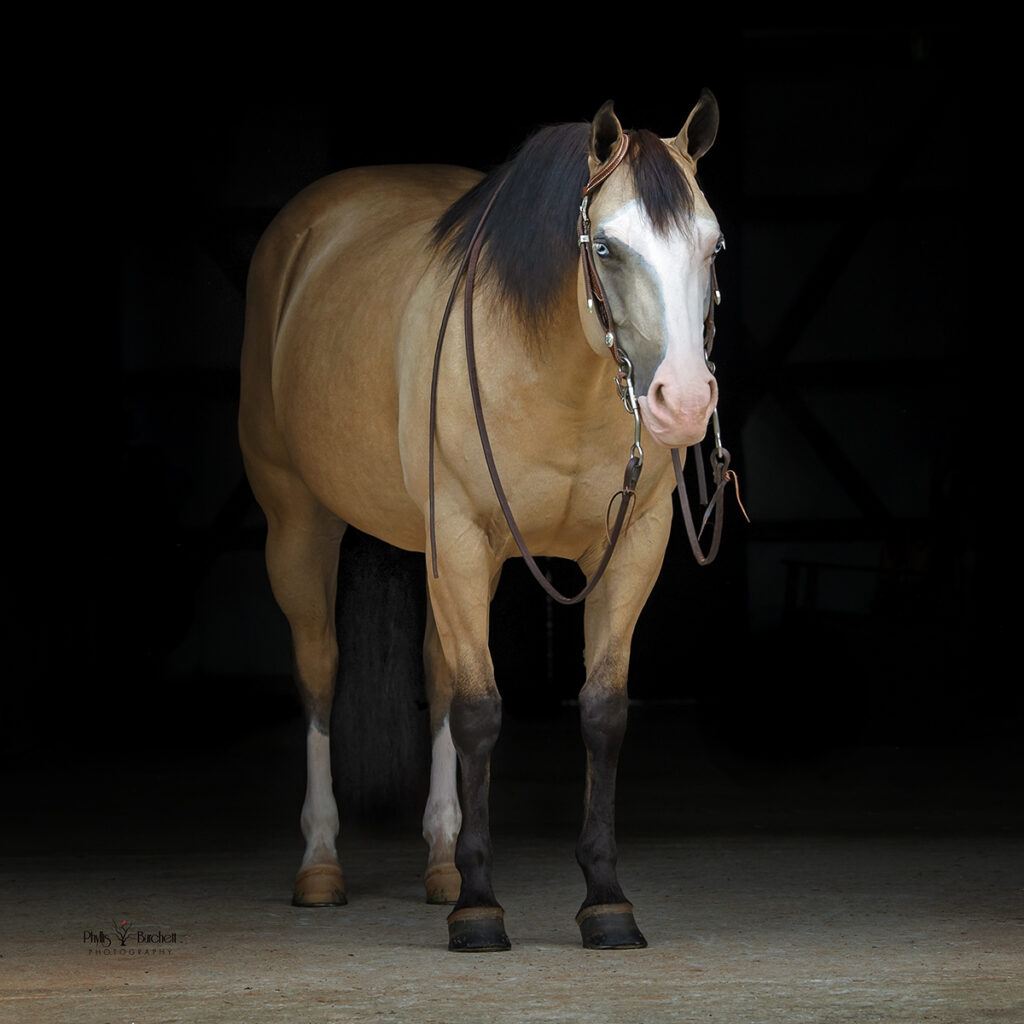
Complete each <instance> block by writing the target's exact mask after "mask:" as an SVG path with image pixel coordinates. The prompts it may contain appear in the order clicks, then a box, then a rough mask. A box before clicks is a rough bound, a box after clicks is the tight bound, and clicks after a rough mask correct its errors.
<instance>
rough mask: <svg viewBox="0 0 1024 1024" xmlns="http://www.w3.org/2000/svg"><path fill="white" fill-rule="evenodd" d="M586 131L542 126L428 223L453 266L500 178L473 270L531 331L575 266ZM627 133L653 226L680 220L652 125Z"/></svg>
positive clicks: (680, 189)
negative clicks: (508, 158) (479, 252)
mask: <svg viewBox="0 0 1024 1024" xmlns="http://www.w3.org/2000/svg"><path fill="white" fill-rule="evenodd" d="M589 134H590V125H589V124H588V123H587V122H580V123H578V124H565V125H555V126H552V127H547V128H542V129H540V131H538V132H537V133H536V134H535V135H533V136H531V137H530V138H529V139H528V140H527V141H526V142H525V143H524V144H523V146H522V147H521V148H520V149H519V151H518V152H517V153H516V154H515V155H514V156H513V157H512V159H510V160H509V161H508V162H507V163H505V164H503V165H502V166H500V167H498V168H496V169H495V170H493V171H492V172H491V173H490V174H488V175H487V176H486V177H485V178H483V179H482V180H481V181H480V182H478V183H477V185H475V186H474V187H473V188H472V189H470V190H469V191H468V192H467V193H466V194H465V195H463V196H462V197H460V198H459V199H458V200H456V202H455V203H453V204H452V206H450V207H449V208H448V210H446V211H445V213H444V214H443V215H442V216H441V217H440V218H439V220H438V221H437V223H436V224H435V225H434V230H433V235H432V239H433V244H434V246H435V247H436V248H437V249H438V250H439V251H440V252H441V254H442V256H443V258H444V259H445V260H447V261H448V262H449V263H450V264H451V265H452V267H453V268H454V267H455V266H457V265H458V264H459V263H460V262H461V260H462V259H463V256H464V255H465V253H466V251H467V250H468V248H469V246H470V244H471V241H472V236H473V233H474V231H475V230H476V226H477V224H478V222H479V220H480V217H481V215H482V214H483V211H484V209H485V208H486V207H487V204H488V203H489V202H490V200H491V198H492V196H493V195H494V193H495V191H496V189H497V188H498V185H499V183H503V184H502V188H501V192H500V193H499V195H498V197H497V199H496V200H495V202H494V206H493V208H492V209H491V212H490V213H489V214H488V218H487V222H486V224H485V225H484V232H483V249H482V252H481V257H480V262H479V270H478V278H480V279H481V280H482V279H484V277H485V276H486V277H487V278H488V280H489V283H490V284H491V286H492V287H493V288H494V289H495V290H496V292H497V294H498V295H499V297H500V298H501V299H502V300H503V302H504V303H505V305H506V307H507V308H508V309H509V311H510V312H512V313H514V314H515V315H517V316H518V318H519V319H520V320H521V321H522V323H523V325H524V326H525V327H526V329H527V331H528V333H529V334H530V335H532V336H534V337H539V336H541V335H542V334H543V331H544V328H545V326H546V324H547V322H548V318H549V316H550V315H551V312H552V310H553V308H554V305H555V303H556V301H557V300H558V298H559V296H560V295H561V293H562V290H563V288H564V286H565V282H566V278H567V276H568V275H569V274H572V273H574V272H575V269H576V261H577V258H578V254H579V250H578V242H577V234H576V218H577V215H578V213H579V205H580V199H581V196H582V193H583V186H584V185H585V184H586V182H587V177H588V168H587V144H588V138H589ZM629 134H630V146H629V152H628V157H627V160H628V163H629V167H630V169H631V171H632V175H633V186H634V189H635V191H636V194H637V196H638V197H639V199H640V200H641V202H642V203H643V206H644V208H645V210H646V212H647V216H648V217H649V218H650V220H651V223H652V224H653V225H654V227H655V228H656V229H657V230H659V231H666V230H668V228H669V227H671V226H673V225H678V226H680V227H682V226H684V224H685V222H686V221H687V220H688V219H689V217H690V215H691V213H692V211H693V193H692V191H691V189H690V185H689V183H688V181H687V180H686V177H685V175H684V174H683V172H682V170H681V169H680V167H679V165H678V164H677V163H676V161H675V160H674V159H673V157H672V155H671V154H670V153H669V151H668V148H667V147H666V146H665V144H664V143H663V142H662V141H661V140H660V139H659V138H658V136H657V135H655V134H654V133H653V132H650V131H646V130H640V131H631V132H630V133H629Z"/></svg>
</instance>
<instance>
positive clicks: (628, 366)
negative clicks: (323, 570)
mask: <svg viewBox="0 0 1024 1024" xmlns="http://www.w3.org/2000/svg"><path fill="white" fill-rule="evenodd" d="M628 148H629V135H628V134H626V133H623V135H622V137H621V141H620V143H619V146H618V148H617V149H616V151H615V153H613V154H612V156H611V157H610V158H609V159H608V160H607V161H606V162H605V163H604V164H603V165H602V166H601V168H600V169H599V170H598V172H597V173H596V174H595V175H593V177H591V178H590V179H589V180H588V182H587V183H586V185H585V186H584V188H583V198H582V202H581V205H580V216H579V220H578V227H579V247H580V254H581V259H582V261H583V267H584V275H583V276H584V281H585V286H586V292H587V305H588V308H590V309H591V310H592V311H593V312H594V313H595V314H596V315H597V317H598V320H599V321H600V323H601V326H602V328H603V329H604V331H605V344H606V345H607V346H608V350H609V353H610V354H611V356H612V358H613V359H614V360H615V362H616V365H617V367H618V374H617V375H616V379H615V383H616V387H617V388H618V392H619V397H620V399H621V400H622V403H623V405H624V406H625V408H626V411H627V412H629V413H630V414H631V415H632V416H633V422H634V439H633V446H632V448H631V450H630V456H629V459H628V460H627V462H626V469H625V473H624V475H623V482H622V489H621V490H620V491H618V492H616V494H614V495H613V496H612V498H611V501H609V503H608V511H609V513H610V511H611V505H612V502H614V501H615V499H616V498H619V499H620V501H619V509H618V512H617V513H616V516H615V521H614V523H613V524H612V526H611V527H610V529H608V543H607V546H606V547H605V552H604V555H603V556H602V558H601V561H600V563H599V564H598V566H597V568H596V569H595V570H594V572H593V574H592V575H591V577H590V579H589V580H588V581H587V583H586V585H585V586H584V587H583V589H582V590H581V591H580V592H579V593H578V594H576V595H575V596H573V597H567V596H566V595H564V594H562V593H561V592H560V591H558V590H557V589H556V588H555V587H554V586H552V584H551V582H550V580H549V579H548V578H547V576H546V575H545V574H544V573H543V572H542V571H541V569H540V567H539V566H538V565H537V562H536V560H535V559H534V557H533V555H532V554H531V553H530V550H529V548H528V547H527V545H526V541H525V539H524V537H523V535H522V533H521V531H520V530H519V527H518V525H517V523H516V521H515V517H514V515H513V514H512V508H511V506H510V505H509V502H508V499H507V497H506V496H505V490H504V488H503V487H502V484H501V478H500V476H499V474H498V469H497V466H496V465H495V462H494V454H493V451H492V448H491V443H490V438H489V435H488V432H487V425H486V423H485V421H484V413H483V405H482V403H481V400H480V385H479V380H478V377H477V367H476V349H475V345H474V340H473V290H474V285H475V282H476V269H477V262H478V260H479V256H480V250H481V248H482V246H483V228H484V224H485V223H486V221H487V217H488V215H489V214H490V211H491V208H492V207H493V205H494V202H495V200H496V199H497V197H498V194H499V193H500V192H501V189H502V187H503V185H504V179H503V180H502V181H500V182H498V185H497V187H496V188H495V190H494V192H493V194H492V195H491V198H490V200H489V202H488V204H487V206H486V207H485V209H484V211H483V213H482V215H481V217H480V220H479V221H478V222H477V226H476V228H475V230H474V232H473V236H472V238H471V240H470V244H469V246H468V247H467V250H466V252H465V254H464V255H463V258H462V262H461V263H460V265H459V269H458V272H457V273H456V275H455V280H454V282H453V284H452V290H451V293H450V295H449V296H448V302H447V304H446V306H445V311H444V315H443V317H442V318H441V326H440V330H439V332H438V338H437V346H436V348H435V351H434V364H433V371H432V374H431V381H430V425H429V431H430V439H429V456H428V479H429V515H430V557H431V568H432V571H433V574H434V578H435V579H436V578H437V577H438V570H437V535H436V518H435V502H434V449H435V437H436V432H437V385H438V376H439V373H440V365H441V349H442V346H443V344H444V337H445V333H446V331H447V327H448V320H449V317H450V315H451V311H452V308H453V306H454V304H455V296H456V294H457V292H458V287H459V282H460V281H461V280H462V279H463V277H464V278H465V288H464V313H463V315H464V324H465V347H466V365H467V370H468V375H469V387H470V392H471V395H472V399H473V413H474V416H475V418H476V424H477V431H478V433H479V435H480V443H481V446H482V448H483V454H484V460H485V461H486V463H487V470H488V473H489V474H490V477H491V484H492V486H493V487H494V493H495V497H496V498H497V499H498V504H499V506H500V508H501V511H502V514H503V515H504V517H505V522H506V523H507V525H508V528H509V532H510V533H511V534H512V538H513V539H514V540H515V542H516V546H517V547H518V548H519V552H520V554H521V555H522V557H523V560H524V561H525V563H526V565H527V568H528V569H529V570H530V573H531V574H532V575H533V577H534V579H536V581H537V582H538V584H540V586H541V587H542V588H543V590H544V591H545V593H547V595H548V596H549V597H550V598H552V600H554V601H557V602H558V603H559V604H564V605H574V604H578V603H580V602H581V601H583V600H584V599H585V598H586V597H587V596H588V595H589V594H590V593H591V591H593V589H594V587H596V586H597V584H598V582H599V581H600V579H601V577H602V576H603V575H604V571H605V569H606V568H607V567H608V563H609V562H610V561H611V557H612V554H613V553H614V551H615V546H616V544H617V543H618V540H619V537H620V536H621V534H622V530H623V527H624V526H625V523H626V519H627V515H628V514H629V512H630V510H631V508H632V503H633V500H634V499H635V497H636V485H637V482H638V480H639V478H640V471H641V469H642V468H643V458H644V455H643V448H642V447H641V445H640V430H641V422H640V409H639V405H638V403H637V400H636V395H635V393H634V390H633V365H632V363H631V362H630V361H629V358H628V357H627V356H626V355H625V353H624V352H621V351H620V350H619V349H618V348H617V346H616V343H615V331H614V324H613V321H612V317H611V313H610V311H609V309H608V304H607V301H606V299H605V295H604V290H603V288H602V287H601V281H600V278H599V277H598V274H597V269H596V266H595V263H594V254H593V246H592V242H591V238H590V221H589V219H588V217H587V207H588V204H589V201H590V196H591V195H592V194H593V193H594V192H595V191H596V189H597V188H598V187H599V186H600V185H601V184H602V182H604V181H605V180H606V179H607V178H608V177H609V176H610V175H611V173H612V172H613V171H614V170H615V169H616V168H617V167H618V166H619V164H620V163H622V160H623V159H624V157H625V155H626V151H627V149H628ZM711 273H712V291H713V294H712V299H711V302H710V303H709V311H708V315H707V318H706V319H705V336H704V346H705V355H704V358H705V361H706V362H707V364H708V368H709V369H710V370H711V372H712V373H714V364H713V363H711V362H710V359H709V358H708V357H709V354H710V352H711V341H712V340H713V338H714V331H715V328H714V306H715V305H716V304H717V302H719V301H720V294H719V292H718V289H717V285H716V282H715V277H714V264H712V268H711ZM714 421H715V437H716V440H717V442H718V443H717V447H716V448H715V452H714V453H713V455H712V467H713V472H714V476H715V480H716V483H717V488H716V491H715V494H714V496H713V498H712V501H711V503H710V504H709V503H708V502H707V495H706V491H707V488H706V484H705V481H704V469H703V465H702V464H701V463H700V459H699V458H698V460H697V469H698V477H699V486H700V499H701V503H702V504H705V505H708V507H707V510H706V511H705V513H704V519H703V521H702V523H701V530H700V531H699V532H698V531H696V530H695V528H694V526H693V522H692V517H691V516H690V512H689V507H688V502H687V500H686V485H685V484H684V482H683V476H682V462H681V460H680V458H679V452H678V450H677V449H673V450H672V462H673V466H674V468H675V474H676V484H677V489H678V491H679V501H680V505H681V506H682V509H683V512H684V517H685V520H686V529H687V535H688V536H689V538H690V544H691V547H692V548H693V552H694V555H695V557H696V558H697V561H698V562H699V563H700V564H702V565H707V564H709V563H710V562H712V561H713V560H714V558H715V556H716V555H717V553H718V544H719V540H720V538H721V532H722V514H721V512H722V504H723V498H724V488H725V484H726V482H727V481H728V480H729V479H735V475H734V474H732V473H730V472H729V470H728V465H729V453H728V452H727V451H726V450H725V449H724V448H722V446H721V437H720V434H719V429H718V412H717V410H716V411H715V413H714ZM694 447H695V448H697V450H698V453H699V446H698V445H695V446H694ZM737 493H738V490H737ZM741 507H742V506H741ZM716 509H717V510H718V515H717V516H716V519H715V528H714V534H713V538H712V545H711V550H710V552H709V553H708V554H707V555H704V554H703V553H702V552H701V550H700V545H699V538H700V532H702V531H703V529H704V525H705V524H706V522H707V520H708V518H709V516H710V515H711V513H712V511H714V510H716Z"/></svg>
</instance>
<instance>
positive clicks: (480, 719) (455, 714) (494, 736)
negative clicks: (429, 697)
mask: <svg viewBox="0 0 1024 1024" xmlns="http://www.w3.org/2000/svg"><path fill="white" fill-rule="evenodd" d="M448 724H449V728H450V729H451V734H452V740H453V741H454V743H455V749H456V750H457V751H458V752H459V756H460V757H462V758H474V757H487V756H488V755H489V754H490V752H491V750H492V749H493V748H494V744H495V743H496V742H497V740H498V734H499V733H500V732H501V697H499V696H497V695H496V694H495V695H494V696H490V695H487V696H482V697H471V698H457V699H456V700H454V701H453V702H452V706H451V709H450V711H449V713H448Z"/></svg>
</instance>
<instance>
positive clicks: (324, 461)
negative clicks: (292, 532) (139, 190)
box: [239, 165, 479, 548]
mask: <svg viewBox="0 0 1024 1024" xmlns="http://www.w3.org/2000/svg"><path fill="white" fill-rule="evenodd" d="M478 177H479V175H478V174H477V173H476V172H473V171H469V170H465V169H463V168H456V167H446V166H411V165H410V166H397V167H374V168H357V169H353V170H349V171H341V172H339V173H337V174H334V175H331V176H329V177H327V178H324V179H322V180H320V181H318V182H316V183H314V184H313V185H311V186H309V187H308V188H306V189H305V190H303V191H302V192H301V193H299V194H298V195H297V196H296V197H295V198H294V199H293V200H292V201H291V202H290V203H289V204H288V205H287V206H285V207H284V208H283V209H282V211H281V212H280V213H279V214H278V215H277V217H276V218H275V219H274V220H273V221H272V223H271V224H270V226H269V227H268V228H267V230H266V232H265V233H264V235H263V237H262V238H261V240H260V242H259V245H258V246H257V248H256V251H255V253H254V255H253V259H252V263H251V266H250V271H249V280H248V286H247V296H246V324H245V339H244V343H243V352H242V380H241V403H240V415H239V433H240V439H241V444H242V450H243V454H244V455H245V459H246V467H247V470H248V472H249V477H250V480H251V481H252V483H253V489H254V491H255V492H256V494H257V497H258V498H260V500H261V504H263V505H264V508H266V506H267V502H269V501H272V500H273V495H272V494H271V493H269V492H270V491H272V489H273V483H272V481H273V480H274V479H279V478H280V477H281V474H282V471H283V472H284V473H285V474H287V475H289V476H290V477H291V478H293V479H294V478H298V479H301V480H302V482H303V484H304V485H305V487H307V488H308V489H309V491H310V492H311V493H312V494H313V495H314V496H315V497H316V498H317V500H318V501H320V502H321V503H322V504H323V505H324V506H325V507H326V508H328V509H329V510H330V511H332V512H334V513H335V514H337V515H338V516H340V517H341V518H342V519H344V520H345V521H346V522H350V523H353V524H354V525H356V526H358V527H359V528H361V529H364V530H366V531H367V532H370V533H373V534H375V535H377V536H383V539H385V540H388V541H389V542H390V543H394V544H396V545H398V546H401V547H407V548H421V547H422V533H423V523H422V513H421V510H420V509H419V508H418V507H417V506H416V505H415V503H413V502H412V501H411V499H410V498H409V496H408V494H407V493H406V490H405V487H404V483H403V472H402V461H401V455H400V451H399V436H398V434H399V432H398V417H399V405H400V395H399V371H400V362H402V363H404V365H402V366H401V372H402V374H405V375H408V373H409V369H408V363H409V360H410V359H411V360H412V361H413V362H414V363H416V364H417V365H420V364H423V363H424V360H423V359H422V358H421V356H422V353H423V350H424V347H425V345H426V342H427V339H428V337H429V333H430V330H431V329H433V330H434V331H436V327H437V325H436V323H435V324H433V325H429V324H427V323H425V322H424V321H426V320H427V319H429V318H428V317H423V316H418V315H412V310H413V307H416V308H417V309H418V308H427V307H429V308H430V309H431V310H432V309H433V308H434V307H435V306H436V305H437V303H438V302H439V301H440V303H441V304H442V305H443V300H444V296H443V295H440V293H441V292H442V291H443V278H444V276H445V273H446V272H445V271H444V270H443V269H442V268H440V267H438V266H437V263H436V257H435V255H434V254H433V253H432V252H431V245H430V235H431V231H432V228H433V225H434V223H435V222H436V220H437V218H438V217H439V216H440V215H441V214H442V213H443V212H444V210H445V209H446V208H447V207H448V206H449V205H450V204H451V203H452V202H454V201H455V200H456V199H457V198H458V197H459V196H460V195H461V194H462V193H463V192H465V191H466V190H467V189H468V188H470V187H471V186H472V185H473V184H474V182H475V181H476V180H477V179H478ZM439 295H440V298H438V296H439ZM410 325H412V326H410ZM410 348H411V349H412V351H410ZM428 385H429V382H428V381H425V382H424V386H428ZM261 487H262V488H263V489H265V491H266V492H268V493H266V494H265V495H264V494H261Z"/></svg>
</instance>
